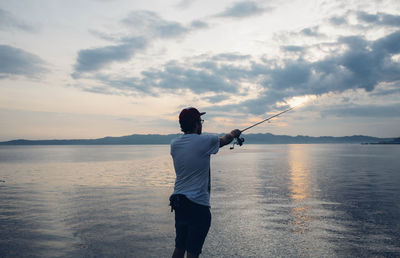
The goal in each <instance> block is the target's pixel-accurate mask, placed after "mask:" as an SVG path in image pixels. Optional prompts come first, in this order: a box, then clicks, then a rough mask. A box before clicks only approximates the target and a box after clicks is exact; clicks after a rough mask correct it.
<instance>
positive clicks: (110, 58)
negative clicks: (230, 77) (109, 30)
mask: <svg viewBox="0 0 400 258" xmlns="http://www.w3.org/2000/svg"><path fill="white" fill-rule="evenodd" d="M147 44H148V42H147V40H146V39H144V38H140V37H138V38H131V39H129V40H127V39H126V40H124V43H122V44H119V45H113V46H106V47H99V48H92V49H84V50H80V51H79V52H78V58H77V62H76V64H75V67H74V68H75V73H74V74H73V76H74V77H75V78H78V77H79V75H80V74H81V73H83V72H91V71H96V70H99V69H101V68H104V67H106V66H107V65H109V64H111V63H113V62H122V61H128V60H130V59H131V58H132V56H133V55H134V54H135V53H136V51H139V50H142V49H144V48H145V47H146V46H147Z"/></svg>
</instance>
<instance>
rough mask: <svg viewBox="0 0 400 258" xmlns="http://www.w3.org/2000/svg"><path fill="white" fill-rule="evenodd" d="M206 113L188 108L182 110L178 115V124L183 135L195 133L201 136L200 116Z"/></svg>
mask: <svg viewBox="0 0 400 258" xmlns="http://www.w3.org/2000/svg"><path fill="white" fill-rule="evenodd" d="M205 113H206V112H201V113H200V112H199V111H198V110H197V109H196V108H194V107H188V108H184V109H182V111H181V113H180V114H179V124H180V125H181V130H182V132H184V133H197V134H201V130H202V120H201V116H202V115H204V114H205Z"/></svg>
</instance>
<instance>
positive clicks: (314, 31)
mask: <svg viewBox="0 0 400 258" xmlns="http://www.w3.org/2000/svg"><path fill="white" fill-rule="evenodd" d="M300 34H301V35H303V36H308V37H320V36H324V35H323V34H321V33H319V27H318V26H314V27H312V28H305V29H302V30H301V31H300Z"/></svg>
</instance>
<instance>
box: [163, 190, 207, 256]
mask: <svg viewBox="0 0 400 258" xmlns="http://www.w3.org/2000/svg"><path fill="white" fill-rule="evenodd" d="M170 200H171V205H172V206H173V208H174V210H175V229H176V238H175V247H176V248H179V249H182V250H186V251H187V252H189V253H193V254H200V253H201V249H202V247H203V244H204V240H205V239H206V236H207V233H208V230H209V228H210V225H211V213H210V208H209V207H208V206H204V205H200V204H197V203H194V202H192V201H190V200H189V199H187V198H186V196H184V195H181V194H178V195H172V196H171V198H170Z"/></svg>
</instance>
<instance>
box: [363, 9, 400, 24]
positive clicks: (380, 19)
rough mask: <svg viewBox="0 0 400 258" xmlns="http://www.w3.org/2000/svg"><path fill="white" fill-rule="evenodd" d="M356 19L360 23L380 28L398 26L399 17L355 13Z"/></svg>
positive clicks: (384, 14)
mask: <svg viewBox="0 0 400 258" xmlns="http://www.w3.org/2000/svg"><path fill="white" fill-rule="evenodd" d="M357 19H358V20H359V21H361V22H365V23H368V24H371V25H381V26H393V27H399V26H400V16H399V15H392V14H386V13H377V14H370V13H367V12H363V11H360V12H357Z"/></svg>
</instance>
